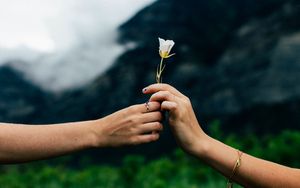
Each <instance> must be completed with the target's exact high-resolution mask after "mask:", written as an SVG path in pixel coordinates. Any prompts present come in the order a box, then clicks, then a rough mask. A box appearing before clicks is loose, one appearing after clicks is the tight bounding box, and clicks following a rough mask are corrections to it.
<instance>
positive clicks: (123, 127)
mask: <svg viewBox="0 0 300 188" xmlns="http://www.w3.org/2000/svg"><path fill="white" fill-rule="evenodd" d="M159 108H160V104H159V103H157V102H152V103H149V106H148V107H147V106H146V105H145V104H141V105H135V106H132V107H129V108H126V109H123V110H120V111H118V112H116V113H114V114H111V115H109V116H107V117H104V118H102V119H98V120H94V121H83V122H74V123H65V124H55V125H43V126H37V125H16V124H5V123H1V124H0V164H1V163H2V164H4V163H20V162H27V161H32V160H38V159H45V158H49V157H55V156H59V155H63V154H67V153H71V152H74V151H78V150H82V149H86V148H92V147H118V146H123V145H135V144H141V143H147V142H151V141H155V140H157V139H158V137H159V134H158V133H157V132H158V131H160V130H161V129H162V125H161V123H160V120H161V118H162V117H161V113H160V112H158V111H157V110H158V109H159ZM152 132H156V134H151V133H152ZM147 133H148V134H147ZM149 133H150V134H149Z"/></svg>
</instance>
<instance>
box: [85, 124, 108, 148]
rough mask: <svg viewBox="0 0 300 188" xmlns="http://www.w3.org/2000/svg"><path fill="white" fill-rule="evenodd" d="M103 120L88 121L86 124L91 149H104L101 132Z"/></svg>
mask: <svg viewBox="0 0 300 188" xmlns="http://www.w3.org/2000/svg"><path fill="white" fill-rule="evenodd" d="M104 123H105V120H104V119H97V120H93V121H89V124H88V129H87V130H88V135H89V136H88V140H89V141H88V143H89V147H91V148H99V147H105V141H104V135H103V131H102V127H103V124H104Z"/></svg>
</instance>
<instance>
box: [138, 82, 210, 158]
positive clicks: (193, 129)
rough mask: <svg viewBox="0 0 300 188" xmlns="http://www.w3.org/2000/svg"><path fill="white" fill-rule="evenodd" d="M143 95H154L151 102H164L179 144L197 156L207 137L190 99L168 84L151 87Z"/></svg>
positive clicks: (162, 105)
mask: <svg viewBox="0 0 300 188" xmlns="http://www.w3.org/2000/svg"><path fill="white" fill-rule="evenodd" d="M143 93H144V94H153V93H154V94H153V95H152V96H151V98H150V100H149V101H150V102H151V101H152V102H153V101H157V102H162V103H161V110H166V111H169V124H170V127H171V129H172V131H173V133H174V135H175V137H176V140H177V142H178V143H179V145H180V146H181V147H182V148H183V149H184V150H186V151H187V152H188V153H191V154H195V153H196V152H197V151H198V150H199V149H200V148H199V144H198V143H199V142H201V141H202V138H203V139H204V138H206V137H207V135H206V134H205V133H204V131H203V130H202V129H201V127H200V125H199V123H198V121H197V118H196V115H195V113H194V110H193V108H192V105H191V102H190V100H189V98H188V97H186V96H184V95H183V94H182V93H180V92H179V91H178V90H176V89H175V88H173V87H172V86H170V85H167V84H154V85H150V86H148V87H146V88H145V89H143Z"/></svg>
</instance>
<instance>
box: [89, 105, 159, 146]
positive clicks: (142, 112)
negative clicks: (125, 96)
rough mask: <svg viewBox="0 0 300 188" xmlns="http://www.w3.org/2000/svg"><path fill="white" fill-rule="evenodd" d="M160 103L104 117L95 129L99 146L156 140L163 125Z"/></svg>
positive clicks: (132, 107)
mask: <svg viewBox="0 0 300 188" xmlns="http://www.w3.org/2000/svg"><path fill="white" fill-rule="evenodd" d="M159 110H160V103H158V102H149V103H146V104H140V105H135V106H131V107H128V108H125V109H123V110H120V111H117V112H115V113H114V114H111V115H109V116H107V117H105V118H103V119H100V120H99V121H100V122H99V123H98V125H97V126H96V128H95V129H94V132H95V134H96V137H97V139H96V146H97V147H118V146H124V145H137V144H142V143H148V142H152V141H155V140H157V139H158V138H159V132H160V131H162V129H163V126H162V124H161V123H160V121H161V120H162V114H161V112H160V111H159Z"/></svg>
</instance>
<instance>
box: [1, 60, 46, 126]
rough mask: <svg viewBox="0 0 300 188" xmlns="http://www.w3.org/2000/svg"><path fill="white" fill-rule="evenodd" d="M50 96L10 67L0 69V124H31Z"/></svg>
mask: <svg viewBox="0 0 300 188" xmlns="http://www.w3.org/2000/svg"><path fill="white" fill-rule="evenodd" d="M49 98H50V96H49V95H48V94H46V93H44V92H43V91H42V90H40V89H39V88H38V87H37V86H35V85H33V84H31V83H29V82H28V81H27V80H26V79H24V77H23V75H22V74H21V73H20V72H18V71H16V70H14V69H13V68H11V67H10V66H2V67H0V99H1V100H0V119H1V122H11V123H18V122H22V123H31V122H32V121H33V120H34V119H36V118H37V117H36V116H35V115H36V114H37V112H38V111H39V110H41V109H43V107H44V106H46V101H47V100H49Z"/></svg>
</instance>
